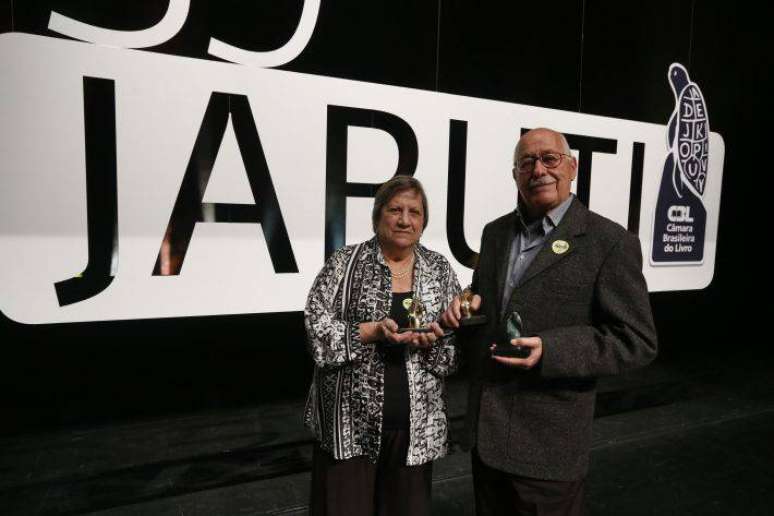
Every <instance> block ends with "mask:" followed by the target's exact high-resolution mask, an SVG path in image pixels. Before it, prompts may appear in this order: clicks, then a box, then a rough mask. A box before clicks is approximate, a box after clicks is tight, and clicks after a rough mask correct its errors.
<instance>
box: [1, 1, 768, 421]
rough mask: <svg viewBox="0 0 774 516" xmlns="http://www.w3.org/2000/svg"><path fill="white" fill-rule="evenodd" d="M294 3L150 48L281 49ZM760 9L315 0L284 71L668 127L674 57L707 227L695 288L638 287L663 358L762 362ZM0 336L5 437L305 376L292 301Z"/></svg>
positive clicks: (134, 25)
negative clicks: (710, 179) (689, 91)
mask: <svg viewBox="0 0 774 516" xmlns="http://www.w3.org/2000/svg"><path fill="white" fill-rule="evenodd" d="M301 5H302V3H301V2H300V1H298V0H295V1H285V2H253V1H236V0H230V1H225V0H221V1H218V2H215V1H210V0H192V6H191V11H190V13H189V17H188V20H187V22H186V24H185V26H184V27H183V28H182V30H181V31H180V32H179V33H178V35H177V36H175V37H174V38H173V39H172V40H170V41H169V42H167V43H165V44H163V45H161V46H159V47H155V48H152V49H146V50H148V51H154V52H163V53H169V54H174V55H183V56H190V57H195V58H200V59H215V58H213V57H211V56H208V55H207V54H206V47H207V43H208V39H209V37H210V35H211V36H213V37H216V38H219V39H222V40H224V41H227V42H229V43H231V44H233V45H237V46H240V47H243V48H249V49H253V50H269V49H272V48H276V47H278V46H280V45H282V44H283V43H284V42H285V41H286V40H287V38H288V37H289V36H290V35H291V34H292V33H293V31H294V29H295V26H296V24H297V20H298V16H299V14H300V12H301ZM166 6H167V2H164V1H157V2H151V1H144V2H136V1H129V0H124V1H115V2H99V1H97V0H92V1H87V0H71V1H56V0H0V32H6V31H16V32H28V33H35V34H43V35H47V36H52V37H61V36H58V35H57V34H54V33H51V32H49V31H48V30H47V29H46V26H47V23H48V17H49V14H50V11H51V10H52V9H53V10H57V11H58V12H60V13H62V14H65V15H68V16H71V17H74V18H76V19H79V20H82V21H85V22H90V23H94V24H97V25H103V26H107V27H111V28H115V29H139V28H143V27H147V26H149V25H151V24H153V23H155V22H156V21H158V20H159V19H160V18H161V16H163V14H164V12H165V10H166ZM768 18H769V17H768V15H767V14H766V13H763V12H761V11H760V10H759V9H758V8H757V7H756V10H755V11H751V10H750V8H749V6H742V5H739V4H734V3H731V2H709V1H696V0H694V1H686V0H683V1H668V0H656V1H641V2H636V1H635V2H614V1H596V0H575V1H555V2H518V1H509V2H461V1H450V0H437V1H424V2H416V1H407V0H390V1H376V0H369V1H367V2H364V1H362V0H336V1H335V2H334V1H329V0H323V3H322V6H321V11H320V16H319V19H318V22H317V25H316V27H315V31H314V35H313V36H312V39H311V41H310V43H309V45H308V46H307V48H306V49H305V50H304V52H303V53H302V54H301V55H300V56H299V57H298V58H297V59H295V60H294V61H292V62H291V63H289V64H287V65H285V66H283V67H282V68H283V69H286V70H292V71H299V72H306V73H312V74H320V75H326V76H334V77H343V78H348V79H357V80H363V81H369V82H376V83H383V84H391V85H399V86H408V87H413V88H419V89H425V90H435V91H440V92H446V93H454V94H459V95H467V96H473V97H480V98H486V99H494V100H503V101H507V102H514V103H520V104H530V105H535V106H541V107H548V108H557V109H563V110H572V111H580V112H584V113H590V114H595V115H604V116H611V117H618V118H625V119H631V120H638V121H644V122H652V123H657V124H662V125H663V124H666V122H667V120H668V119H669V116H670V114H671V112H672V110H673V108H674V99H673V96H672V92H671V90H670V89H669V85H668V83H667V80H666V72H667V69H668V67H669V65H670V64H671V63H672V62H675V61H678V62H680V63H682V64H684V65H685V66H686V67H687V68H688V71H689V73H690V77H691V79H692V80H694V81H696V82H697V83H698V84H699V86H700V88H701V89H702V91H703V93H704V96H705V99H706V101H707V105H708V112H709V119H710V128H711V130H712V131H715V132H718V133H720V134H721V135H722V136H723V138H724V140H725V144H726V155H725V167H724V178H723V190H722V200H721V212H720V229H719V237H718V250H717V260H716V269H715V278H714V280H713V282H712V284H711V285H710V286H709V287H708V288H706V289H704V290H701V291H691V292H671V293H657V294H653V295H652V296H651V300H652V303H653V310H654V314H655V317H656V322H657V325H658V329H659V334H660V339H661V346H662V353H661V356H660V357H659V359H658V360H670V357H673V356H676V355H681V356H682V357H683V358H684V357H685V356H686V355H689V356H693V357H695V359H696V360H697V361H700V360H703V359H704V357H705V356H712V357H713V358H712V360H718V357H721V358H720V359H721V360H725V359H727V366H728V367H729V368H733V367H734V366H735V365H734V364H735V357H738V356H739V354H744V355H746V356H749V355H750V354H751V353H755V354H757V355H759V356H760V357H761V360H770V359H771V356H772V353H771V352H770V351H769V342H768V339H767V338H766V336H765V334H764V335H761V333H762V332H761V330H762V328H763V321H765V320H766V319H764V317H766V316H767V315H768V313H769V312H770V310H771V302H770V300H769V298H768V289H769V284H770V277H771V274H770V272H769V271H770V269H771V266H770V258H769V257H770V254H771V251H770V250H769V249H770V248H771V245H770V241H769V240H770V239H771V237H769V236H768V233H769V231H767V229H763V230H761V229H759V226H761V225H762V224H763V223H764V222H765V221H766V218H765V215H764V209H765V207H766V205H767V203H768V202H769V198H770V196H771V194H770V193H769V191H768V190H769V178H770V176H771V172H770V169H771V165H770V162H771V157H770V156H771V154H770V151H769V148H770V144H769V141H768V140H769V139H770V138H769V135H768V134H767V133H768V131H767V129H768V128H767V125H768V123H769V122H768V114H767V111H766V109H767V105H768V96H769V95H770V93H771V92H772V91H774V90H773V89H772V86H774V84H772V83H773V82H774V81H772V74H771V71H770V70H771V64H772V63H771V61H772V58H771V51H772V48H773V47H772V38H771V36H769V31H768V30H766V29H767V27H766V26H765V24H766V20H767V19H768ZM0 80H2V78H0ZM42 145H43V146H44V145H45V142H42ZM1 159H2V158H0V160H1ZM0 163H2V161H0ZM0 167H2V165H0ZM12 172H13V171H8V170H2V173H12ZM320 173H323V171H320ZM504 173H507V171H504ZM764 227H765V226H764ZM54 258H55V257H54ZM0 288H1V287H0ZM0 342H2V346H0V391H1V392H2V393H3V397H5V398H6V401H5V403H3V411H4V413H5V417H4V418H3V419H4V420H5V424H4V425H3V426H2V427H1V428H0V434H6V435H7V434H15V433H20V432H36V431H43V430H52V429H58V428H64V427H77V426H91V425H95V424H103V423H107V422H115V421H122V420H131V419H138V418H144V417H153V416H159V415H168V414H174V413H183V412H189V411H200V410H214V409H221V408H225V407H238V406H254V405H258V404H261V403H264V402H267V401H270V400H272V401H277V400H284V399H288V400H289V399H294V400H296V399H299V398H301V397H303V396H304V393H305V391H306V389H307V387H308V383H309V380H310V373H311V360H310V359H309V358H308V355H307V353H306V350H305V344H304V334H303V325H302V316H301V314H300V313H283V314H261V315H244V316H225V317H224V316H217V317H196V318H179V319H156V320H139V321H123V322H99V323H78V324H52V325H37V326H27V325H21V324H18V323H15V322H13V321H11V320H9V319H8V318H6V317H5V316H3V315H1V314H0ZM299 418H300V414H299Z"/></svg>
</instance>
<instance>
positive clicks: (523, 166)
mask: <svg viewBox="0 0 774 516" xmlns="http://www.w3.org/2000/svg"><path fill="white" fill-rule="evenodd" d="M563 157H568V158H572V156H571V155H569V154H562V153H561V152H546V153H543V154H541V155H540V156H524V157H523V158H521V159H520V160H518V161H517V162H516V165H515V166H514V167H513V170H514V172H518V173H520V174H526V173H528V172H532V171H533V170H535V163H537V161H538V160H540V162H541V163H542V164H543V166H544V167H546V168H556V167H558V166H559V165H560V164H561V163H562V158H563Z"/></svg>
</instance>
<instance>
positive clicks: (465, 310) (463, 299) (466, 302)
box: [460, 288, 486, 328]
mask: <svg viewBox="0 0 774 516" xmlns="http://www.w3.org/2000/svg"><path fill="white" fill-rule="evenodd" d="M472 302H473V291H472V290H470V289H469V288H466V289H465V290H463V291H462V295H461V296H460V311H461V312H462V319H460V326H461V327H463V328H464V327H468V326H479V325H481V324H485V323H486V315H474V314H473V313H472V312H471V308H470V304H471V303H472Z"/></svg>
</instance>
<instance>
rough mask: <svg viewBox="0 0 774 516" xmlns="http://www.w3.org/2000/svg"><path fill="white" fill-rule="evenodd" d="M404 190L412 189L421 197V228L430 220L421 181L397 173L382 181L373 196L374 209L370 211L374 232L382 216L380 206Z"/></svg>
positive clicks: (383, 205)
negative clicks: (422, 216) (422, 221)
mask: <svg viewBox="0 0 774 516" xmlns="http://www.w3.org/2000/svg"><path fill="white" fill-rule="evenodd" d="M406 190H413V191H414V192H416V193H418V194H419V196H420V197H421V198H422V211H423V215H424V224H423V225H422V229H425V228H426V227H427V221H428V220H430V212H429V211H428V210H427V196H426V195H425V189H424V188H422V183H420V182H419V180H418V179H415V178H413V177H411V176H405V175H397V176H394V177H393V178H392V179H390V180H389V181H387V182H386V183H383V184H382V186H380V187H379V189H378V190H377V191H376V195H375V196H374V209H373V211H372V212H371V225H372V226H373V229H374V233H376V228H377V226H379V220H380V219H381V218H382V208H384V207H385V205H386V204H387V203H388V202H390V199H392V198H393V197H395V196H396V195H397V194H399V193H401V192H405V191H406Z"/></svg>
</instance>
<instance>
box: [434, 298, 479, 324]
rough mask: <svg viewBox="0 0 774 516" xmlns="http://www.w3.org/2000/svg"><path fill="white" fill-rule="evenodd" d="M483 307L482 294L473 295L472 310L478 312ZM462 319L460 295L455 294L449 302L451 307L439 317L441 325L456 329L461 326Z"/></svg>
mask: <svg viewBox="0 0 774 516" xmlns="http://www.w3.org/2000/svg"><path fill="white" fill-rule="evenodd" d="M479 308H481V296H479V295H478V294H474V295H473V299H471V300H470V311H471V312H478V310H479ZM460 319H462V310H461V309H460V297H459V296H455V297H454V299H452V301H451V303H449V307H448V308H447V309H446V311H445V312H444V313H443V314H441V318H440V319H439V320H440V322H441V325H442V326H443V327H445V328H450V329H452V330H456V329H457V328H459V327H460Z"/></svg>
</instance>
